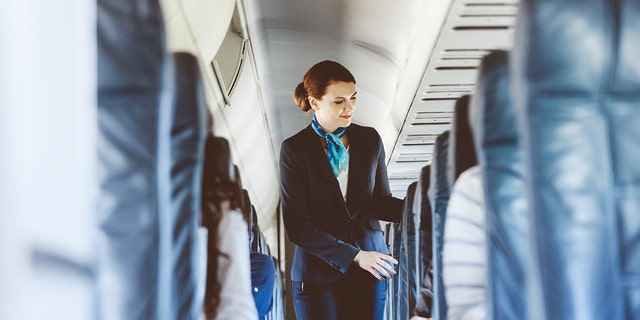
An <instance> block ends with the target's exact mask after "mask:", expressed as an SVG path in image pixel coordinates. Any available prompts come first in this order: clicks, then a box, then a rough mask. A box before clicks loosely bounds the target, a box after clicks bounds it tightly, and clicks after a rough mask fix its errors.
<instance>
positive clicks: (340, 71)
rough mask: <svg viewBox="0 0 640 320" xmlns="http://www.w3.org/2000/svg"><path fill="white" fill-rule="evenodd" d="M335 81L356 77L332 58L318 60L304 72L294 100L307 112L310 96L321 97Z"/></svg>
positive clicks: (350, 79)
mask: <svg viewBox="0 0 640 320" xmlns="http://www.w3.org/2000/svg"><path fill="white" fill-rule="evenodd" d="M335 82H353V83H354V84H355V83H356V79H355V78H354V77H353V74H351V72H350V71H349V70H348V69H347V68H345V67H344V66H343V65H341V64H339V63H337V62H335V61H330V60H325V61H322V62H318V63H316V64H315V65H313V67H311V68H310V69H309V71H307V73H305V74H304V77H303V78H302V82H300V83H299V84H298V86H296V89H295V90H294V91H293V100H294V101H295V102H296V104H297V105H298V107H299V108H300V110H302V111H304V112H307V111H309V110H310V109H311V104H309V99H307V98H308V97H309V96H311V97H314V98H316V99H321V98H322V96H324V95H325V93H327V87H328V86H329V85H331V84H333V83H335Z"/></svg>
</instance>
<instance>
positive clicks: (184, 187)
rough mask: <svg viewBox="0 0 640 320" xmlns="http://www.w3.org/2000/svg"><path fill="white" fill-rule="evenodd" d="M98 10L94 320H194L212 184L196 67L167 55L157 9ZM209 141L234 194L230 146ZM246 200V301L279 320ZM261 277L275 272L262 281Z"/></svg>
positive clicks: (273, 280) (102, 4)
mask: <svg viewBox="0 0 640 320" xmlns="http://www.w3.org/2000/svg"><path fill="white" fill-rule="evenodd" d="M97 4H98V10H97V12H98V19H97V20H98V26H97V35H98V117H97V118H98V119H97V120H98V124H99V132H98V155H99V168H98V170H99V179H100V190H99V193H98V195H97V198H98V199H97V200H98V209H97V211H98V217H97V222H98V227H99V230H98V232H97V241H96V242H97V244H96V248H97V252H96V255H97V262H96V266H95V275H96V279H97V281H96V283H97V291H98V292H97V296H98V297H99V299H98V311H97V314H96V315H97V316H98V317H99V318H101V319H196V318H200V317H201V315H202V309H203V306H202V300H203V297H202V295H203V293H202V291H203V290H202V289H199V288H202V287H203V286H204V282H205V279H203V276H202V272H200V270H201V269H200V268H201V264H199V261H203V260H204V261H206V257H203V256H202V255H203V252H206V250H202V248H203V247H206V242H203V241H200V240H199V236H198V234H199V226H200V223H201V222H200V217H201V202H200V199H201V198H202V197H203V194H202V183H201V182H202V181H203V179H205V180H206V179H215V178H216V177H207V176H204V173H203V171H204V170H203V168H204V166H203V162H204V160H205V144H206V141H207V139H209V138H211V135H212V131H211V120H210V114H209V110H208V107H207V103H206V100H205V94H204V88H203V85H202V79H201V72H200V67H199V64H198V60H197V59H196V58H195V57H194V56H193V55H191V54H188V53H175V54H173V55H170V54H169V53H168V52H167V51H166V46H165V38H164V37H165V35H164V26H163V24H162V21H163V17H162V13H161V9H160V6H159V4H158V2H157V1H146V0H144V1H133V2H130V1H120V0H98V2H97ZM213 139H215V142H214V144H215V145H216V147H215V150H216V152H215V155H216V157H218V159H217V162H219V163H221V166H222V167H224V168H229V171H230V172H229V174H228V175H229V176H230V177H234V179H235V182H236V183H237V185H238V186H239V187H240V188H241V186H242V185H241V181H240V172H239V171H238V169H237V167H235V168H234V165H233V163H232V162H231V152H230V150H229V145H228V143H227V141H226V140H224V139H223V138H220V137H215V138H213ZM243 194H244V197H243V203H244V206H245V208H244V210H245V212H248V213H249V217H248V219H247V220H248V221H247V222H248V226H249V229H248V230H247V238H248V241H247V243H249V244H250V245H249V247H247V248H246V250H247V255H249V254H250V252H251V255H250V257H251V262H252V266H253V267H254V268H253V269H252V275H253V276H254V277H253V279H252V280H254V281H253V282H254V283H257V282H259V283H260V284H261V285H260V287H258V285H256V286H254V288H251V289H253V290H251V291H252V292H253V294H254V297H255V300H256V302H259V303H257V309H259V310H261V311H263V312H264V313H266V315H265V316H264V317H263V319H283V318H284V307H283V291H282V288H283V285H282V283H283V278H282V272H281V271H280V269H279V265H280V264H279V262H278V261H277V260H276V259H275V258H274V257H273V256H272V255H271V252H270V249H269V246H268V245H267V244H266V241H265V239H264V235H263V234H262V232H261V231H260V228H259V225H258V221H257V213H256V212H255V209H254V207H253V206H252V205H251V202H250V199H249V197H248V192H247V191H246V190H244V192H243ZM204 255H206V253H204ZM264 257H266V260H265V259H264ZM265 266H271V270H274V271H275V272H273V273H271V274H270V275H269V273H265V272H264V271H265V270H267V269H268V268H265ZM253 271H258V272H253ZM256 276H259V277H256ZM260 276H261V277H260ZM262 287H266V288H269V290H266V291H264V290H260V289H261V288H262ZM247 289H249V288H247ZM256 289H258V290H256Z"/></svg>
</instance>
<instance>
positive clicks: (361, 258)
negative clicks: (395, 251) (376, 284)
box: [353, 251, 398, 280]
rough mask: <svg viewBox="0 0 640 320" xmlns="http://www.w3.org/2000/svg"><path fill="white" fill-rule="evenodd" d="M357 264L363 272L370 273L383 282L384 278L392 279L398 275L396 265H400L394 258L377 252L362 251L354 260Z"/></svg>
mask: <svg viewBox="0 0 640 320" xmlns="http://www.w3.org/2000/svg"><path fill="white" fill-rule="evenodd" d="M353 261H354V262H355V263H357V264H358V266H360V268H362V269H363V270H366V271H369V273H371V274H372V275H373V276H374V277H376V279H378V280H382V279H384V278H383V276H384V277H387V278H391V277H392V276H393V275H392V273H393V274H396V273H397V272H396V270H395V269H394V265H396V264H398V260H396V259H394V258H393V257H392V256H390V255H388V254H384V253H380V252H376V251H360V252H358V254H357V255H356V257H355V258H354V259H353Z"/></svg>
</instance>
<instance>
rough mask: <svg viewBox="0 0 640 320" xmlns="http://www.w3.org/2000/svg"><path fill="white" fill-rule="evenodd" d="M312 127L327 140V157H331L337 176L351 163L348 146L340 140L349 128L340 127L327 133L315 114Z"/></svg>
mask: <svg viewBox="0 0 640 320" xmlns="http://www.w3.org/2000/svg"><path fill="white" fill-rule="evenodd" d="M311 127H312V128H313V131H315V133H316V134H317V135H318V136H320V137H321V138H324V139H325V140H326V141H327V157H328V158H329V164H330V165H331V170H333V174H334V175H335V176H336V177H337V176H338V175H340V172H342V171H345V170H347V166H348V165H349V154H348V153H347V148H345V147H344V145H343V144H342V141H340V137H342V136H344V134H345V133H346V132H347V128H345V127H340V128H338V130H336V131H334V132H333V133H327V132H325V131H324V129H322V126H320V124H319V123H318V120H317V119H316V116H313V119H311Z"/></svg>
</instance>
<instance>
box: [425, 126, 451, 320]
mask: <svg viewBox="0 0 640 320" xmlns="http://www.w3.org/2000/svg"><path fill="white" fill-rule="evenodd" d="M448 148H449V131H445V132H443V133H442V134H440V135H439V136H438V137H437V138H436V143H435V145H434V148H433V160H432V162H431V179H430V181H431V183H430V185H429V191H428V195H429V201H430V202H431V208H432V209H433V215H432V226H433V232H432V235H431V236H432V243H433V259H432V261H433V310H432V312H431V315H432V316H433V318H435V319H441V320H445V319H447V301H446V298H445V295H444V282H443V279H442V245H443V239H444V238H443V236H444V220H445V214H446V212H447V203H448V202H449V194H450V192H451V190H450V184H449V179H448V173H447V171H448V170H447V167H448V161H447V159H448V156H449V153H448V152H447V151H448V150H447V149H448Z"/></svg>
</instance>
